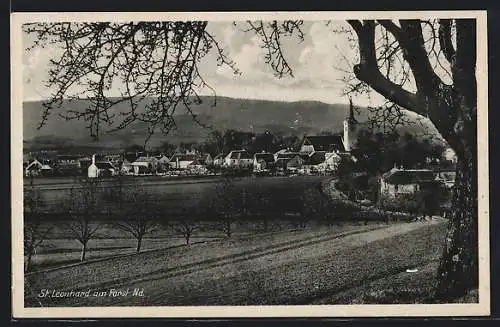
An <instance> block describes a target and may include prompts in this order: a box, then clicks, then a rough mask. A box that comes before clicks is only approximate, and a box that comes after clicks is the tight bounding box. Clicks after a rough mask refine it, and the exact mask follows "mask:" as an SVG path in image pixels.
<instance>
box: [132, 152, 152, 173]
mask: <svg viewBox="0 0 500 327" xmlns="http://www.w3.org/2000/svg"><path fill="white" fill-rule="evenodd" d="M131 165H132V167H133V169H134V174H135V175H137V174H148V173H154V172H156V169H157V167H158V159H156V158H155V157H150V156H145V157H139V158H137V159H136V160H135V161H134V162H132V163H131Z"/></svg>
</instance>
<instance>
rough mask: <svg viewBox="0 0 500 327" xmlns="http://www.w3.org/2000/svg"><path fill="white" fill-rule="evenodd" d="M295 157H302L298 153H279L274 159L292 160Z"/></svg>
mask: <svg viewBox="0 0 500 327" xmlns="http://www.w3.org/2000/svg"><path fill="white" fill-rule="evenodd" d="M295 156H302V154H301V153H299V152H281V153H278V155H277V156H276V158H278V159H292V158H293V157H295ZM306 156H307V155H306Z"/></svg>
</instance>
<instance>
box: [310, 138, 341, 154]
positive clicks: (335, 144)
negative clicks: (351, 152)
mask: <svg viewBox="0 0 500 327" xmlns="http://www.w3.org/2000/svg"><path fill="white" fill-rule="evenodd" d="M318 151H324V152H345V148H344V144H343V142H342V136H340V135H318V136H304V139H303V140H302V145H301V146H300V152H301V153H307V154H311V153H313V152H318Z"/></svg>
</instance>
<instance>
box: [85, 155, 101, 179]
mask: <svg viewBox="0 0 500 327" xmlns="http://www.w3.org/2000/svg"><path fill="white" fill-rule="evenodd" d="M87 176H88V177H89V178H97V177H99V168H97V165H96V163H95V154H94V155H92V163H91V164H90V166H89V167H88V168H87Z"/></svg>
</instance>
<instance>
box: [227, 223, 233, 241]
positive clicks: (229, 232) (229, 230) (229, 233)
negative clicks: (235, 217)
mask: <svg viewBox="0 0 500 327" xmlns="http://www.w3.org/2000/svg"><path fill="white" fill-rule="evenodd" d="M231 232H232V230H231V222H230V221H226V236H227V237H228V238H231Z"/></svg>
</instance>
